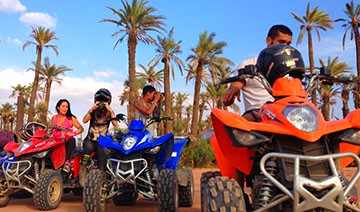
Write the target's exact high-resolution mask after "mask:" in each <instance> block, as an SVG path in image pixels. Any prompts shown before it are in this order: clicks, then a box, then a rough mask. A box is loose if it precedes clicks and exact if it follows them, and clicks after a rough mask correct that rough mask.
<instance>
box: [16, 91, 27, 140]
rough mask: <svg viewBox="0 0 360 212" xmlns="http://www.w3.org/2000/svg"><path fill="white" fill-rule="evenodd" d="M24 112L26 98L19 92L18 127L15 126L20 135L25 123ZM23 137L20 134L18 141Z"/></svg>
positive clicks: (17, 133)
mask: <svg viewBox="0 0 360 212" xmlns="http://www.w3.org/2000/svg"><path fill="white" fill-rule="evenodd" d="M24 114H25V99H24V95H23V94H19V96H18V97H17V110H16V127H15V135H17V136H18V135H19V131H20V128H21V127H22V125H23V124H24ZM20 140H21V138H19V136H18V141H20Z"/></svg>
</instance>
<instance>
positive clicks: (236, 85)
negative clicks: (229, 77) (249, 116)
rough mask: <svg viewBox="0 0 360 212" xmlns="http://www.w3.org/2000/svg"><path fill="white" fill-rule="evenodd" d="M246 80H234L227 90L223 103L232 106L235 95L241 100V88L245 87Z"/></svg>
mask: <svg viewBox="0 0 360 212" xmlns="http://www.w3.org/2000/svg"><path fill="white" fill-rule="evenodd" d="M244 84H245V82H243V81H237V82H233V83H231V85H230V88H229V89H228V90H227V92H226V94H225V96H224V98H223V103H224V105H225V106H230V105H232V104H233V103H234V100H235V97H236V99H237V100H238V101H239V102H240V101H241V100H240V90H241V89H242V88H243V87H244Z"/></svg>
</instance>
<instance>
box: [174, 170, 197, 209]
mask: <svg viewBox="0 0 360 212" xmlns="http://www.w3.org/2000/svg"><path fill="white" fill-rule="evenodd" d="M179 172H182V173H181V175H185V176H184V177H185V178H186V185H185V186H183V185H180V183H179V207H191V206H192V205H193V203H194V174H193V172H192V170H191V169H187V168H179V169H178V170H177V171H176V173H177V174H179Z"/></svg>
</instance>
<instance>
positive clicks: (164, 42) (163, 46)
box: [150, 28, 184, 133]
mask: <svg viewBox="0 0 360 212" xmlns="http://www.w3.org/2000/svg"><path fill="white" fill-rule="evenodd" d="M173 35H174V28H171V30H170V32H169V34H168V36H167V37H164V38H162V37H160V36H158V37H157V40H158V42H157V43H156V44H155V45H156V50H155V51H156V53H157V55H156V56H155V57H154V58H153V59H152V60H151V61H150V63H154V65H157V64H158V63H159V62H160V61H161V62H162V63H163V64H164V92H165V116H171V114H172V111H171V98H170V95H171V88H170V72H171V74H172V77H173V79H174V80H175V71H174V70H175V68H174V63H175V64H176V65H177V66H178V68H179V70H180V73H181V75H182V74H183V73H182V68H183V67H184V63H183V61H182V60H181V59H180V58H179V57H177V56H176V55H177V54H180V53H181V52H182V51H181V43H182V41H178V42H176V41H175V40H174V38H173ZM171 131H172V122H166V124H165V133H169V132H171Z"/></svg>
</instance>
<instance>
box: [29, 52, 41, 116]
mask: <svg viewBox="0 0 360 212" xmlns="http://www.w3.org/2000/svg"><path fill="white" fill-rule="evenodd" d="M42 51H43V47H42V46H41V45H39V49H38V53H37V59H36V66H35V77H34V82H33V85H32V88H31V95H30V108H29V116H28V122H31V121H34V120H33V118H34V116H35V99H36V94H37V90H38V87H39V78H40V66H41V57H42Z"/></svg>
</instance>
